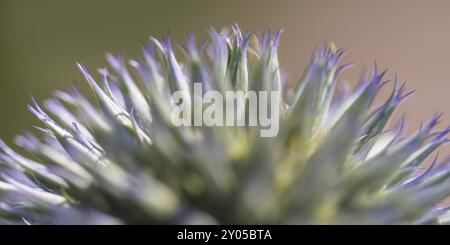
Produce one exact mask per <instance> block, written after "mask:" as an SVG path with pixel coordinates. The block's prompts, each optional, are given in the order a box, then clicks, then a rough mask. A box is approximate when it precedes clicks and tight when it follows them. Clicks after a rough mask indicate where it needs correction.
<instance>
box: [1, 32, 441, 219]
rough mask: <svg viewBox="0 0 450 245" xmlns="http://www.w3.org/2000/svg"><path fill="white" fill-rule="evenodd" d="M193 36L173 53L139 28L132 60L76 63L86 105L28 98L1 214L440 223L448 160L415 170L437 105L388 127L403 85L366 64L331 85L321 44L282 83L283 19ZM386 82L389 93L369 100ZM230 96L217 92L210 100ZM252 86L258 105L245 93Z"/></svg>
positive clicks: (432, 140) (5, 157)
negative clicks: (415, 122) (415, 120)
mask: <svg viewBox="0 0 450 245" xmlns="http://www.w3.org/2000/svg"><path fill="white" fill-rule="evenodd" d="M194 37H195V35H191V36H190V37H189V38H188V41H187V43H186V45H181V47H179V50H180V51H181V53H182V55H175V51H174V47H173V46H172V44H171V41H170V39H169V38H166V39H165V40H164V41H160V40H158V39H156V38H153V37H151V38H150V41H149V44H148V45H146V46H144V47H143V57H142V59H136V60H126V59H125V58H124V57H123V56H115V55H112V54H107V55H106V59H107V62H108V64H109V67H108V68H103V69H99V70H98V75H97V74H94V73H91V71H89V70H88V69H87V68H86V67H84V66H83V65H81V64H77V67H78V69H79V71H80V72H81V74H82V76H83V77H84V80H86V83H87V85H88V86H89V87H90V88H91V90H92V92H93V94H94V97H95V101H91V100H90V99H88V98H86V97H85V96H84V95H83V94H82V93H81V92H80V91H79V90H78V89H77V88H76V87H74V88H73V89H72V90H71V91H69V92H63V91H57V92H55V94H54V96H53V98H51V99H49V100H47V101H45V102H44V103H43V104H42V106H41V105H40V104H39V103H38V102H37V101H35V100H34V98H32V102H33V103H32V105H30V106H29V108H28V109H29V111H30V112H31V113H33V114H34V115H35V116H36V117H37V118H38V119H39V120H40V121H41V126H37V127H35V129H34V130H33V131H32V133H31V132H26V133H23V134H21V135H19V136H17V137H16V140H15V143H16V145H17V146H19V147H21V148H22V149H23V151H25V152H26V153H25V154H19V153H18V151H15V150H14V149H13V148H11V147H10V146H8V145H6V144H5V143H4V142H3V141H1V140H0V148H1V153H0V223H4V224H198V223H201V224H261V223H263V224H278V223H280V224H404V223H407V224H410V223H413V224H445V223H448V222H449V213H448V209H447V208H440V207H438V206H437V204H439V203H440V202H441V201H442V200H444V199H445V198H446V197H447V196H448V195H449V194H450V188H449V186H448V178H449V175H450V169H449V167H448V164H447V160H444V161H442V162H441V161H439V160H438V158H437V155H436V157H435V158H434V160H433V161H432V164H431V165H430V166H429V167H428V168H426V170H424V171H421V169H423V168H424V166H427V159H428V158H429V157H431V156H432V155H433V153H434V152H435V151H436V150H437V149H438V148H439V147H440V146H441V145H443V144H445V143H447V142H448V140H447V138H446V136H447V134H448V133H449V131H450V129H445V130H436V129H435V127H436V125H437V124H438V122H439V119H440V116H439V115H437V116H435V117H433V118H432V119H431V120H430V121H429V122H428V123H425V124H424V125H423V126H422V127H421V128H420V129H419V130H418V131H417V132H416V133H414V134H412V135H409V136H408V135H405V134H404V133H403V125H404V122H405V120H402V121H400V122H399V123H397V124H396V125H395V126H394V127H392V128H390V127H388V126H387V125H388V122H389V119H390V118H391V116H392V114H393V113H394V111H395V109H396V108H397V107H398V106H399V105H400V104H401V102H402V101H403V100H404V99H405V98H406V97H408V96H409V95H411V93H412V92H408V91H406V87H405V85H399V84H398V81H397V79H394V80H393V81H385V80H384V75H385V72H384V71H379V70H378V68H377V67H376V66H375V68H374V71H373V74H372V75H371V76H366V77H364V78H363V79H362V81H361V82H360V83H359V84H358V86H357V87H356V88H355V89H353V90H351V91H349V90H345V89H343V88H341V87H340V86H338V84H337V80H338V78H339V75H340V74H341V73H342V71H343V70H345V69H346V68H348V67H350V64H342V59H343V56H344V53H345V52H344V51H343V50H342V49H337V48H336V47H335V46H334V44H327V45H323V46H322V47H320V48H319V49H318V50H316V51H315V52H314V53H313V55H312V57H311V59H310V61H309V63H308V66H307V68H306V70H305V72H304V75H303V76H302V78H301V79H300V81H299V82H298V84H297V85H296V86H288V85H287V83H286V81H285V80H284V76H283V73H282V71H281V69H280V63H279V60H278V46H279V43H280V37H281V31H279V32H277V33H276V34H273V33H271V32H270V31H267V32H258V31H252V32H248V33H242V32H241V30H240V29H239V27H238V26H237V25H232V26H231V27H230V28H228V29H227V30H225V31H222V32H217V31H216V30H214V29H212V28H210V29H209V40H208V41H206V42H204V43H203V44H202V45H198V44H197V42H196V40H195V38H194ZM386 83H391V84H393V86H392V92H391V94H390V96H389V97H388V98H387V99H386V100H385V101H384V102H383V103H382V104H381V106H379V107H376V108H375V109H373V110H372V109H371V108H373V107H374V105H373V101H374V98H375V97H376V94H377V92H378V91H379V90H380V88H381V87H382V86H383V85H384V84H386ZM198 88H201V90H200V93H197V91H198ZM229 92H234V95H236V97H235V98H234V100H232V103H231V104H228V103H227V102H229V101H227V100H225V101H224V103H223V104H219V106H217V107H212V104H214V105H218V104H217V103H219V102H218V101H217V100H214V98H223V97H225V98H227V95H228V94H229ZM174 94H178V95H179V96H180V97H179V98H181V99H180V100H177V99H176V98H174V96H173V95H174ZM237 95H242V97H239V96H237ZM260 95H264V97H265V98H266V99H267V101H269V102H270V103H269V105H268V106H267V107H265V106H263V105H262V104H255V103H252V102H254V101H253V100H254V99H255V98H262V97H260ZM208 96H210V97H208ZM257 96H259V97H257ZM208 98H209V99H208ZM228 105H231V106H228ZM174 111H182V112H183V115H184V116H186V117H185V118H184V119H183V120H182V121H181V122H180V121H174ZM205 115H209V116H211V117H210V119H209V121H208V120H205V118H206V117H205ZM229 118H231V119H229ZM264 119H265V120H264ZM227 120H229V121H227ZM178 123H179V125H178ZM229 123H230V124H231V125H230V124H229ZM263 133H267V134H265V136H266V137H264V135H263Z"/></svg>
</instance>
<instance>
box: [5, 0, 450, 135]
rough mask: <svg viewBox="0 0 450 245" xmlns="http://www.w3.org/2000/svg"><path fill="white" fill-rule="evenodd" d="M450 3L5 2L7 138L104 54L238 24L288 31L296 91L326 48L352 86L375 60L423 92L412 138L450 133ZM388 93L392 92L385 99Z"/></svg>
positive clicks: (285, 51) (285, 56)
mask: <svg viewBox="0 0 450 245" xmlns="http://www.w3.org/2000/svg"><path fill="white" fill-rule="evenodd" d="M449 11H450V1H447V0H441V1H437V0H433V1H431V0H428V1H424V0H422V1H416V0H402V1H400V0H377V1H363V0H340V1H332V0H329V1H323V0H321V1H317V0H314V1H312V0H311V1H298V0H297V1H261V0H258V1H256V0H254V1H248V0H247V1H231V0H227V1H207V0H204V1H203V0H202V1H200V0H197V1H193V0H184V1H168V0H164V1H130V0H127V1H125V0H123V1H118V0H108V1H100V0H96V1H92V0H77V1H68V0H67V1H63V0H53V1H50V0H39V1H32V0H28V1H25V0H0V36H1V38H0V112H1V113H0V125H1V127H0V137H1V138H4V139H6V140H7V141H11V140H12V138H13V135H14V134H17V133H19V132H21V131H23V130H24V129H31V125H32V124H34V123H37V121H36V120H34V119H33V118H32V116H31V115H30V113H28V112H27V110H26V109H25V108H26V105H27V104H28V103H29V102H30V98H29V95H28V93H32V94H33V95H35V96H36V97H37V98H38V99H39V100H41V101H42V100H43V99H45V98H47V97H49V96H50V95H51V93H52V91H53V90H55V89H67V88H69V87H70V85H71V83H72V82H74V81H78V83H79V84H81V85H82V86H85V84H84V83H83V80H82V77H81V76H80V74H79V73H78V72H77V70H76V69H75V62H78V61H79V62H82V63H83V64H85V65H86V66H87V67H88V68H89V69H90V70H95V69H96V68H99V67H103V66H104V65H105V61H104V58H103V57H104V54H105V53H106V52H114V53H117V52H124V53H125V54H126V55H127V56H128V57H136V56H138V55H139V51H140V45H141V43H144V42H146V41H147V38H148V36H149V35H154V36H156V37H162V36H163V35H164V34H165V33H166V32H167V31H168V30H170V33H171V36H172V39H173V40H175V41H184V40H185V37H186V35H187V34H188V33H189V32H190V31H191V30H193V29H195V30H197V31H198V33H199V36H203V37H204V36H205V31H204V29H205V28H206V27H207V26H213V27H215V28H221V27H222V26H224V25H228V24H230V23H233V22H237V23H238V24H239V25H240V26H241V27H242V28H243V29H246V30H249V29H251V28H253V27H255V26H258V25H259V26H262V27H270V28H273V29H278V28H283V29H284V30H285V32H284V35H283V38H282V44H281V50H280V57H281V63H282V66H283V67H284V71H285V72H286V73H287V74H288V78H289V79H290V80H292V81H296V80H297V78H298V77H299V76H300V74H301V72H302V71H303V69H304V66H305V65H306V62H307V58H308V56H309V54H310V53H311V51H312V50H313V49H314V48H315V47H317V46H319V45H320V44H322V43H323V42H325V41H333V42H335V43H336V44H337V45H338V46H341V47H344V48H346V49H347V50H349V53H348V58H347V60H348V61H353V62H355V63H356V64H357V66H356V67H355V68H354V69H353V71H351V72H348V73H347V74H346V75H345V76H344V78H345V79H348V80H351V81H354V80H355V79H357V78H358V77H359V75H360V73H361V71H362V70H363V69H364V68H365V67H366V68H367V67H371V66H372V64H373V62H374V61H375V60H376V61H377V63H378V64H379V65H380V67H387V68H389V71H390V72H389V73H388V77H393V76H394V74H395V73H394V72H396V73H397V74H398V77H399V79H400V80H401V81H407V82H408V87H409V88H410V89H416V90H417V92H416V94H415V96H414V97H412V98H410V99H409V100H407V101H406V102H405V103H404V105H403V106H402V107H401V109H400V110H399V113H398V114H397V116H396V118H399V117H400V116H401V115H402V114H406V115H407V119H408V120H407V130H408V131H409V132H411V131H413V130H415V129H417V128H418V127H419V125H420V122H421V121H423V120H427V119H428V118H429V117H431V116H432V114H434V113H435V112H444V113H445V114H444V117H443V124H442V125H441V127H444V126H445V125H447V124H450V120H449V119H450V117H449V114H450V107H449V105H450V96H449V89H450V75H449V71H450V69H449V68H450V60H449V57H450V47H449V42H450V14H449ZM385 92H386V91H385Z"/></svg>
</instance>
